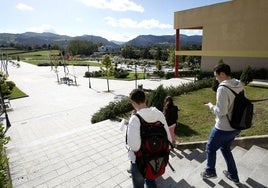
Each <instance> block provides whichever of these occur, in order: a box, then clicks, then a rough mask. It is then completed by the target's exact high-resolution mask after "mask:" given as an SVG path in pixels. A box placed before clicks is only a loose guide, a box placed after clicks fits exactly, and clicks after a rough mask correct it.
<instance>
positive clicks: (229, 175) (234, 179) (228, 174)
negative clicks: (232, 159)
mask: <svg viewBox="0 0 268 188" xmlns="http://www.w3.org/2000/svg"><path fill="white" fill-rule="evenodd" d="M223 174H224V175H225V177H226V178H228V179H229V180H231V181H232V182H234V183H235V184H236V185H239V184H240V182H239V179H238V178H232V177H231V174H230V173H229V172H228V171H227V170H224V171H223Z"/></svg>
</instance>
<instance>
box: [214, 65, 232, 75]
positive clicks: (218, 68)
mask: <svg viewBox="0 0 268 188" xmlns="http://www.w3.org/2000/svg"><path fill="white" fill-rule="evenodd" d="M213 71H214V72H216V73H217V74H220V73H221V72H223V73H225V74H226V75H227V76H231V68H230V66H229V65H227V64H225V63H222V64H219V65H217V66H215V67H214V69H213Z"/></svg>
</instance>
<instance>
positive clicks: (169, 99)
mask: <svg viewBox="0 0 268 188" xmlns="http://www.w3.org/2000/svg"><path fill="white" fill-rule="evenodd" d="M172 106H174V103H173V99H172V97H171V96H167V97H166V98H165V100H164V105H163V112H164V114H165V112H166V110H167V109H168V108H170V107H172Z"/></svg>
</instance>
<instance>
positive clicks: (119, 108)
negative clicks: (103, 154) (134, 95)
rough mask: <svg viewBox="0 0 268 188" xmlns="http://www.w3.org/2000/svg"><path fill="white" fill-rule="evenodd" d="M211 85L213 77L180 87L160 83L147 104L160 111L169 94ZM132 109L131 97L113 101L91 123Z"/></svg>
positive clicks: (177, 94)
mask: <svg viewBox="0 0 268 188" xmlns="http://www.w3.org/2000/svg"><path fill="white" fill-rule="evenodd" d="M211 85H212V78H210V79H203V80H200V81H196V82H190V83H187V84H183V85H180V86H178V87H173V86H171V87H168V88H164V87H163V86H162V85H160V86H159V87H158V88H157V89H156V90H154V91H152V92H150V93H148V94H147V104H148V105H149V106H155V107H156V108H158V109H159V110H160V111H162V108H163V102H164V99H165V97H166V96H167V95H170V96H179V95H181V94H185V93H188V92H191V91H195V90H198V89H202V88H208V87H211ZM132 110H133V107H132V105H131V102H130V100H129V99H124V100H121V101H118V102H111V103H109V105H107V106H105V107H103V108H101V109H100V110H99V111H98V112H97V113H95V114H94V115H93V116H92V119H91V123H97V122H100V121H104V120H106V119H114V118H116V117H117V116H121V115H125V114H127V113H129V112H130V111H132Z"/></svg>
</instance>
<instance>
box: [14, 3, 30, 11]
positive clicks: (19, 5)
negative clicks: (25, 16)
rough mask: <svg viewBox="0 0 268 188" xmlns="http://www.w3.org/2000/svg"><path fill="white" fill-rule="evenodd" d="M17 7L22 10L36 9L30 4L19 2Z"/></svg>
mask: <svg viewBox="0 0 268 188" xmlns="http://www.w3.org/2000/svg"><path fill="white" fill-rule="evenodd" d="M16 8H17V9H19V10H21V11H32V10H34V9H33V7H31V6H29V5H26V4H24V3H18V4H17V5H16Z"/></svg>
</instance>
